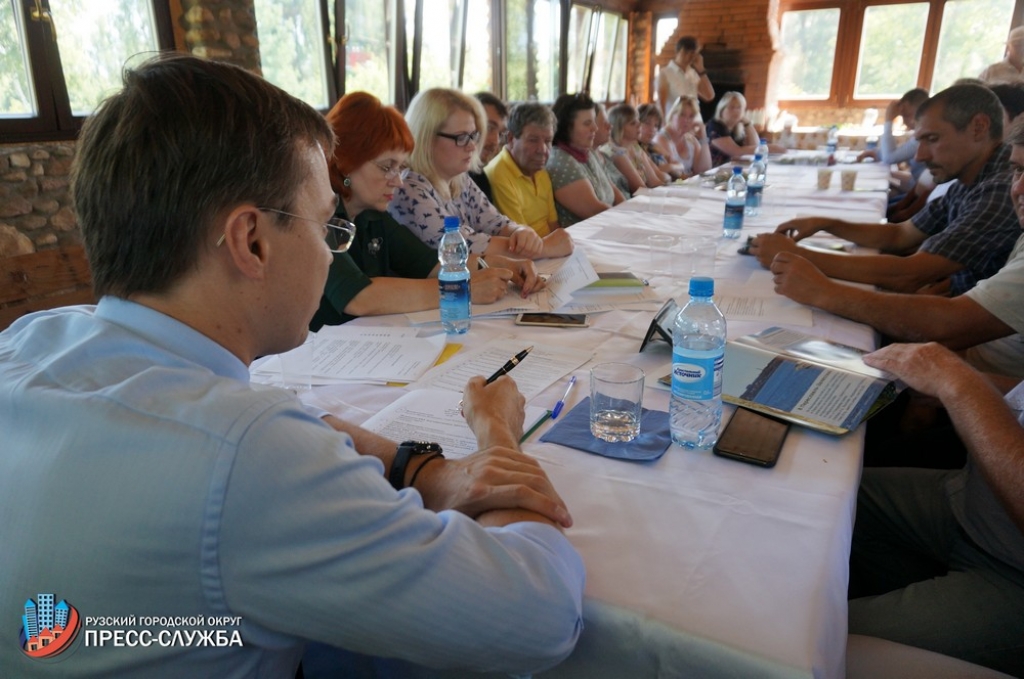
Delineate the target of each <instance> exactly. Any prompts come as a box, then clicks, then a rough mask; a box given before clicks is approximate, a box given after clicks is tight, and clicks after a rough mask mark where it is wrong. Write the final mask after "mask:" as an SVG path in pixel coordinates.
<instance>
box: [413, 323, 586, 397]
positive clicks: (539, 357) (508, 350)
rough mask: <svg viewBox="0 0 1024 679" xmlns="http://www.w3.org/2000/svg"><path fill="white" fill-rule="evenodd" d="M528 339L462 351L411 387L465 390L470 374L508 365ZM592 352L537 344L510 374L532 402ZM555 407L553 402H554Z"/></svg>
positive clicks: (479, 373) (579, 364) (492, 370)
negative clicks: (509, 360) (506, 363)
mask: <svg viewBox="0 0 1024 679" xmlns="http://www.w3.org/2000/svg"><path fill="white" fill-rule="evenodd" d="M527 344H528V342H527V341H525V340H521V339H505V340H498V341H492V342H488V343H487V345H486V346H483V347H480V348H478V349H475V350H473V351H467V352H465V353H462V352H459V353H458V354H456V355H455V356H453V357H452V358H450V359H449V360H447V361H445V362H444V363H442V364H441V365H439V366H436V367H434V368H432V369H431V370H430V371H429V372H428V373H427V374H425V375H424V376H423V377H422V378H421V379H419V380H417V381H416V383H415V384H411V385H409V388H410V389H445V390H447V391H451V392H455V393H459V394H461V393H462V390H463V388H464V387H465V386H466V382H468V381H469V378H470V377H473V376H475V375H483V376H484V377H487V376H489V375H491V374H492V373H494V371H495V370H497V369H498V368H500V367H501V366H503V365H505V362H506V361H507V360H508V359H509V358H510V357H511V356H515V355H516V354H518V353H519V352H520V351H522V350H523V349H525V348H526V345H527ZM591 356H592V354H591V353H590V352H587V351H581V350H579V349H573V348H565V347H555V346H546V347H545V346H534V348H533V351H531V352H530V353H529V354H528V355H527V356H526V358H524V359H523V360H522V361H520V362H519V365H517V366H516V367H515V370H513V371H512V372H510V373H508V376H509V377H511V378H512V379H514V380H515V381H516V386H518V387H519V391H520V392H522V394H523V396H525V397H526V400H527V401H529V400H531V399H533V398H534V397H535V396H537V395H538V394H540V393H541V392H542V391H544V390H545V389H547V388H548V387H549V386H551V385H552V384H554V383H555V382H556V381H557V380H559V379H561V378H562V377H563V376H565V375H567V374H568V373H570V372H572V371H573V370H575V369H576V368H579V367H580V366H581V365H583V364H584V363H586V362H587V361H589V360H590V358H591ZM551 405H552V406H553V405H554V403H552V404H551Z"/></svg>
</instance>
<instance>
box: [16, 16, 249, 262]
mask: <svg viewBox="0 0 1024 679" xmlns="http://www.w3.org/2000/svg"><path fill="white" fill-rule="evenodd" d="M168 6H169V7H170V9H171V17H172V20H173V22H174V34H175V41H176V42H177V48H178V49H179V50H181V51H187V52H190V53H192V54H195V55H196V56H200V57H205V58H209V59H217V60H220V61H229V62H231V63H234V64H237V65H239V66H241V67H243V68H246V69H249V70H251V71H253V72H255V73H261V71H260V61H259V40H258V38H257V35H256V15H255V10H254V8H253V0H168ZM0 142H2V140H0ZM74 153H75V143H74V142H39V143H22V144H4V143H0V257H6V256H10V255H18V254H27V253H30V252H35V251H36V250H40V249H43V248H51V247H59V246H62V245H66V244H70V243H72V242H77V241H79V240H80V236H79V232H78V224H77V220H76V219H75V215H74V212H73V211H72V209H71V196H70V193H69V176H68V175H69V170H70V167H71V161H72V158H73V157H74Z"/></svg>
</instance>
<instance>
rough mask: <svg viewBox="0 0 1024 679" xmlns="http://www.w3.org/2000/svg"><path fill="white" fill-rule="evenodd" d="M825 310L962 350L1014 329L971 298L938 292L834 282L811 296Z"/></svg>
mask: <svg viewBox="0 0 1024 679" xmlns="http://www.w3.org/2000/svg"><path fill="white" fill-rule="evenodd" d="M807 303H808V304H810V305H811V306H815V307H817V308H819V309H822V310H823V311H828V312H830V313H833V314H836V315H837V316H842V317H843V318H849V319H850V320H853V321H857V322H858V323H864V324H865V325H870V326H871V327H872V328H874V329H875V330H877V331H878V332H880V333H882V334H883V335H885V336H886V337H889V338H891V339H894V340H898V341H901V342H939V343H941V344H943V345H945V346H947V347H949V348H950V349H953V350H960V349H965V348H967V347H971V346H974V345H977V344H981V343H983V342H988V341H991V340H994V339H998V338H1000V337H1006V336H1007V335H1010V334H1013V332H1014V330H1013V329H1012V328H1011V327H1010V326H1008V325H1006V324H1005V323H1003V322H1002V321H1000V320H999V319H998V318H996V317H995V316H993V315H992V314H991V313H989V312H988V311H986V310H985V309H984V308H983V307H982V306H981V305H980V304H978V303H977V302H974V301H973V300H971V299H969V298H967V297H963V296H961V297H956V298H952V299H951V298H948V297H938V296H934V295H915V294H905V293H893V292H878V291H875V290H864V289H861V288H856V287H853V286H850V285H844V284H842V283H829V284H828V285H827V286H824V287H822V288H820V289H818V290H816V291H815V292H814V296H813V298H811V299H809V300H807Z"/></svg>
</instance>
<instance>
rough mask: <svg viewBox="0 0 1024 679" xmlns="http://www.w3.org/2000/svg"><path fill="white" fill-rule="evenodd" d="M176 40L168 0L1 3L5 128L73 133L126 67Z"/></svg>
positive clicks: (10, 133)
mask: <svg viewBox="0 0 1024 679" xmlns="http://www.w3.org/2000/svg"><path fill="white" fill-rule="evenodd" d="M172 42H173V39H172V36H171V30H170V18H169V16H168V14H167V5H166V3H165V2H163V3H161V2H157V3H155V4H154V2H152V0H108V1H106V2H95V1H94V0H49V2H45V1H43V0H8V1H7V2H3V3H2V4H0V134H2V135H3V137H4V139H5V140H19V139H34V138H49V137H65V138H69V137H72V136H74V135H75V133H76V131H77V129H78V127H80V126H81V122H82V119H83V117H84V116H86V115H88V114H89V113H91V112H92V111H93V110H94V109H95V108H96V107H97V106H98V105H99V104H100V102H102V101H103V99H104V98H105V97H107V96H109V95H110V94H112V93H114V92H116V91H117V90H118V89H119V88H120V85H121V73H122V71H123V69H124V68H125V66H132V65H133V64H135V63H137V62H139V61H141V60H143V59H145V58H147V57H150V56H152V55H153V54H154V53H156V52H157V51H159V50H160V49H161V48H169V47H171V46H172Z"/></svg>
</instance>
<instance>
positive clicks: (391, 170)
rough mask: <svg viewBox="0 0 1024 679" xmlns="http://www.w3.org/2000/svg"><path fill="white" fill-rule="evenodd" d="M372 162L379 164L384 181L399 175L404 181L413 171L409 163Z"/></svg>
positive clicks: (378, 167)
mask: <svg viewBox="0 0 1024 679" xmlns="http://www.w3.org/2000/svg"><path fill="white" fill-rule="evenodd" d="M456 143H458V142H456ZM372 162H373V164H374V165H376V166H377V169H378V170H380V171H381V172H383V173H384V181H391V180H392V179H394V178H395V177H398V178H399V179H400V180H402V181H403V182H404V181H405V179H406V177H408V176H409V173H410V172H411V171H412V168H410V167H409V166H408V165H394V166H389V167H385V166H383V165H381V164H380V163H378V162H377V161H372Z"/></svg>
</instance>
